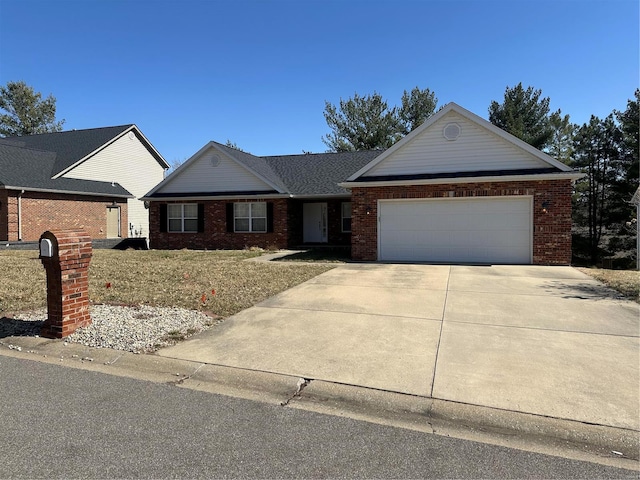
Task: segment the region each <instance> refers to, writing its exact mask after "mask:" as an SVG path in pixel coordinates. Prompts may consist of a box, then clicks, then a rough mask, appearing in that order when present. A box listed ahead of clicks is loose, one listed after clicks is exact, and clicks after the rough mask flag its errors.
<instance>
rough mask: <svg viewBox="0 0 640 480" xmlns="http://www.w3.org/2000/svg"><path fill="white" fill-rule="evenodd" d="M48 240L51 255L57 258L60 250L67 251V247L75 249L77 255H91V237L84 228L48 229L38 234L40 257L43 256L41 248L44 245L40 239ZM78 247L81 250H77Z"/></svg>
mask: <svg viewBox="0 0 640 480" xmlns="http://www.w3.org/2000/svg"><path fill="white" fill-rule="evenodd" d="M43 240H48V241H49V242H51V257H50V258H59V257H60V252H65V253H68V251H69V249H74V250H76V253H79V256H81V257H83V258H86V257H90V256H91V237H89V235H88V234H87V232H85V231H84V230H74V229H60V230H48V231H46V232H44V233H43V234H42V235H40V245H41V248H40V258H41V259H43V258H47V257H48V256H47V257H44V256H43V255H42V254H43V250H46V247H42V241H43ZM78 248H81V249H82V250H80V251H78Z"/></svg>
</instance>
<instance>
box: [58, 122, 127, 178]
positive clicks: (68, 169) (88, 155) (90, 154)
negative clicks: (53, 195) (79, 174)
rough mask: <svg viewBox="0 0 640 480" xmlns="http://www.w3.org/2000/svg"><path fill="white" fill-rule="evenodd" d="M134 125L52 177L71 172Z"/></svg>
mask: <svg viewBox="0 0 640 480" xmlns="http://www.w3.org/2000/svg"><path fill="white" fill-rule="evenodd" d="M133 127H135V125H131V126H130V127H129V128H127V129H126V130H124V131H122V132H120V134H119V135H116V136H115V137H113V138H112V139H111V140H109V141H108V142H106V143H104V144H102V145H100V146H99V147H98V148H96V149H95V150H94V151H93V152H91V153H89V154H87V155H85V156H84V157H82V158H81V159H80V160H78V161H77V162H75V163H74V164H73V165H70V166H68V167H67V168H65V169H64V170H62V171H61V172H60V173H58V174H56V175H54V176H53V177H51V178H52V179H53V180H55V179H57V178H60V177H62V176H63V175H64V174H65V173H68V172H70V171H71V170H73V169H74V168H76V167H77V166H78V165H80V164H81V163H84V162H85V161H86V160H88V159H89V158H91V157H93V156H94V155H95V154H96V153H98V152H100V151H101V150H104V149H105V148H107V147H108V146H109V145H111V144H112V143H113V142H115V141H116V140H117V139H119V138H120V137H122V136H123V135H124V134H126V133H128V132H130V131H131V130H132V129H133Z"/></svg>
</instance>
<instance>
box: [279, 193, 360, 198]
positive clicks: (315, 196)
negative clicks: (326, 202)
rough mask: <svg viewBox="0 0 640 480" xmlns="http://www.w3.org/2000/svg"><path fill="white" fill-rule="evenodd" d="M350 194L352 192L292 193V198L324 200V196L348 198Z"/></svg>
mask: <svg viewBox="0 0 640 480" xmlns="http://www.w3.org/2000/svg"><path fill="white" fill-rule="evenodd" d="M350 195H351V194H350V193H328V194H324V195H323V194H318V195H291V198H295V199H296V200H322V199H323V198H326V199H332V198H348V197H349V196H350Z"/></svg>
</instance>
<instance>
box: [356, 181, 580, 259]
mask: <svg viewBox="0 0 640 480" xmlns="http://www.w3.org/2000/svg"><path fill="white" fill-rule="evenodd" d="M571 190H572V189H571V180H545V181H522V182H493V183H491V182H487V183H459V184H443V185H411V186H397V187H392V186H382V187H368V188H365V187H361V188H353V189H352V202H353V203H352V211H353V213H352V215H353V220H352V231H353V233H352V240H351V256H352V258H353V259H354V260H365V261H375V260H377V259H378V222H377V218H378V212H377V205H378V203H377V201H378V200H379V199H396V198H439V197H446V198H448V197H449V196H450V193H449V192H451V191H453V192H454V193H453V195H454V196H455V197H493V196H507V195H529V196H533V264H534V265H569V264H570V263H571ZM545 202H547V203H548V206H547V209H546V210H547V211H546V213H545V212H544V211H543V209H544V207H543V205H542V204H543V203H545ZM367 210H368V211H369V214H367Z"/></svg>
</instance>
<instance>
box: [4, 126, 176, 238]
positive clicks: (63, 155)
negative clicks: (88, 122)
mask: <svg viewBox="0 0 640 480" xmlns="http://www.w3.org/2000/svg"><path fill="white" fill-rule="evenodd" d="M168 167H169V165H168V164H167V163H166V161H165V160H164V159H163V158H162V156H161V155H160V154H159V153H158V152H157V151H156V150H155V148H154V147H153V146H152V145H151V144H150V143H149V141H148V140H147V139H146V138H145V137H144V135H143V134H142V132H140V130H138V128H137V127H136V126H135V125H121V126H116V127H103V128H93V129H86V130H72V131H66V132H52V133H43V134H36V135H23V136H18V137H7V138H1V139H0V241H1V242H20V241H37V240H38V239H39V238H40V235H41V234H42V233H43V232H44V231H47V230H49V229H51V228H57V229H61V228H62V229H65V228H66V229H82V230H83V231H86V232H87V233H88V234H89V235H90V236H91V238H94V239H104V238H127V237H129V236H131V235H130V233H131V234H132V235H134V236H144V235H147V234H148V211H147V209H145V205H144V203H143V202H142V201H140V200H139V199H137V198H136V196H138V195H139V196H142V194H144V193H146V192H147V191H148V189H149V188H152V187H153V186H154V185H156V184H157V183H159V182H160V181H161V180H162V179H163V178H164V170H165V169H166V168H168Z"/></svg>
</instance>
